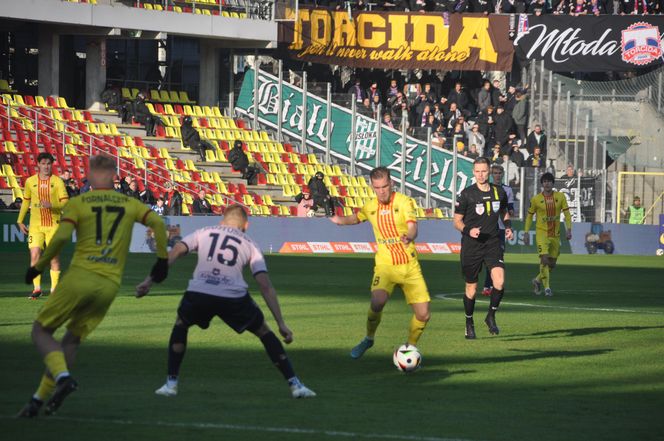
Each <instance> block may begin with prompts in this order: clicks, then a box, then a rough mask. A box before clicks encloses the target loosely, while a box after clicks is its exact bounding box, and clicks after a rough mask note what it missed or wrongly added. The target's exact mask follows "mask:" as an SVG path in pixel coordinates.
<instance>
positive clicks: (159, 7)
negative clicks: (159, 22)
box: [89, 0, 164, 11]
mask: <svg viewBox="0 0 664 441" xmlns="http://www.w3.org/2000/svg"><path fill="white" fill-rule="evenodd" d="M89 1H90V2H96V1H97V0H89ZM154 10H155V11H163V10H164V7H163V6H161V5H154Z"/></svg>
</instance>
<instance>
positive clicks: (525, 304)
mask: <svg viewBox="0 0 664 441" xmlns="http://www.w3.org/2000/svg"><path fill="white" fill-rule="evenodd" d="M463 294H464V293H462V292H453V293H449V294H436V295H435V296H434V297H436V298H438V299H441V300H462V299H460V298H459V299H453V298H450V297H448V296H461V295H463ZM475 299H476V301H478V302H480V303H489V301H488V300H480V299H478V298H477V297H475ZM500 304H501V305H513V306H528V307H531V308H548V309H571V310H574V311H601V312H629V313H634V314H658V315H660V314H664V312H662V311H636V310H634V309H614V308H589V307H583V306H560V305H538V304H535V303H518V302H504V301H503V302H500Z"/></svg>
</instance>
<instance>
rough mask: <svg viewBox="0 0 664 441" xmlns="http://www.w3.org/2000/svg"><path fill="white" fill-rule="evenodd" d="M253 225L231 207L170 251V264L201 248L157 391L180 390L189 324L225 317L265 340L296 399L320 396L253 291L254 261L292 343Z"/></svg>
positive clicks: (143, 289) (139, 291)
mask: <svg viewBox="0 0 664 441" xmlns="http://www.w3.org/2000/svg"><path fill="white" fill-rule="evenodd" d="M248 226H249V223H248V220H247V214H246V213H245V211H244V209H243V208H242V207H241V206H239V205H233V206H230V207H228V208H227V209H226V212H225V215H224V218H223V220H222V221H221V223H220V225H218V226H213V227H206V228H202V229H200V230H196V231H195V232H193V233H191V234H190V235H188V236H186V237H185V238H184V239H182V241H181V242H178V243H177V244H175V246H174V247H173V249H172V250H171V251H170V252H169V255H168V263H169V264H170V265H172V264H173V262H175V261H176V260H177V259H178V258H179V257H181V256H184V255H185V254H187V253H189V252H197V253H198V263H197V265H196V269H195V270H194V274H193V278H192V279H191V280H189V285H188V287H187V291H186V292H185V293H184V296H183V297H182V301H181V302H180V306H179V307H178V311H177V315H178V317H177V319H176V320H175V325H174V326H173V331H172V332H171V338H170V341H169V344H168V377H167V379H166V384H164V385H163V386H162V387H160V388H159V389H157V390H156V391H155V393H156V394H157V395H163V396H174V395H177V391H178V388H177V386H178V375H179V373H180V365H181V364H182V360H183V359H184V353H185V349H186V346H187V332H188V330H189V327H191V326H193V325H197V326H199V327H200V328H201V329H207V328H208V327H209V326H210V321H211V320H212V319H213V318H214V317H219V318H220V319H222V320H223V321H224V322H226V324H227V325H228V326H230V327H231V328H233V330H234V331H235V332H237V333H238V334H240V333H242V332H244V331H245V330H248V331H249V332H251V333H253V334H254V335H256V336H257V337H258V338H259V339H260V341H261V343H263V346H264V347H265V351H266V352H267V354H268V356H269V357H270V360H272V363H274V365H275V366H276V367H277V368H278V369H279V371H281V373H282V375H283V376H284V378H285V379H286V380H287V381H288V385H289V386H290V389H291V394H292V396H293V398H310V397H315V396H316V394H315V393H314V392H313V391H312V390H311V389H309V388H307V387H306V386H305V385H304V384H302V382H301V381H300V380H299V379H298V378H297V376H296V375H295V372H294V371H293V367H292V366H291V363H290V361H289V359H288V356H287V355H286V351H285V350H284V347H283V345H282V344H281V342H280V341H279V339H278V338H277V336H276V335H275V334H274V332H272V331H271V330H270V328H269V327H268V326H267V324H266V323H265V318H264V316H263V313H262V311H261V310H260V308H259V307H258V306H257V305H256V303H254V301H253V300H252V298H251V296H250V295H249V292H248V291H247V288H248V286H247V283H246V282H245V280H244V278H243V277H242V270H243V268H244V267H245V266H246V265H249V266H250V268H251V272H252V274H253V275H254V278H255V279H256V282H257V283H258V287H259V289H260V291H261V294H262V296H263V298H264V299H265V303H266V304H267V306H268V308H269V309H270V312H272V316H273V317H274V319H275V321H276V322H277V325H278V326H279V333H280V334H281V336H282V337H283V339H284V342H285V343H287V344H288V343H290V342H292V341H293V333H292V332H291V330H290V329H288V326H286V323H285V322H284V319H283V317H282V316H281V309H280V308H279V302H278V300H277V293H276V291H275V290H274V287H273V286H272V282H271V281H270V277H269V276H268V274H267V267H266V265H265V259H264V257H263V253H261V251H260V250H259V249H258V247H257V246H256V244H255V243H254V242H253V240H252V239H251V238H250V237H249V236H247V235H246V234H245V233H244V232H245V230H246V229H247V227H248ZM151 285H152V280H151V279H150V278H149V277H148V278H147V279H146V280H145V281H144V282H143V283H141V284H140V285H138V286H137V287H136V296H137V297H142V296H144V295H146V294H147V293H148V291H149V290H150V287H151Z"/></svg>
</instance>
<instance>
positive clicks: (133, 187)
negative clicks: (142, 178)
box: [125, 179, 141, 201]
mask: <svg viewBox="0 0 664 441" xmlns="http://www.w3.org/2000/svg"><path fill="white" fill-rule="evenodd" d="M125 194H126V195H127V196H129V197H130V198H136V199H138V200H139V201H140V200H141V192H140V191H138V184H137V183H136V180H135V179H132V180H131V181H130V182H129V186H128V188H127V190H126V191H125Z"/></svg>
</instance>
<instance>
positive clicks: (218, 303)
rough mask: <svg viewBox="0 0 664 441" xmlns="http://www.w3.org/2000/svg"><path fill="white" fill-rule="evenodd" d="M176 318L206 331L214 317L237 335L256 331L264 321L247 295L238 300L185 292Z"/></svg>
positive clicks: (260, 312) (261, 313)
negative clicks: (246, 331)
mask: <svg viewBox="0 0 664 441" xmlns="http://www.w3.org/2000/svg"><path fill="white" fill-rule="evenodd" d="M178 316H179V317H180V319H181V320H182V321H183V322H185V324H187V325H188V326H192V325H197V326H199V327H200V328H201V329H207V328H208V327H209V326H210V321H211V320H212V319H213V318H214V317H215V316H216V317H219V318H220V319H222V320H223V321H224V323H226V324H227V325H228V326H230V327H231V328H232V329H233V330H234V331H235V332H237V333H238V334H241V333H243V332H244V331H245V330H249V331H251V332H254V331H257V330H258V328H260V327H261V325H262V324H263V322H264V321H265V317H264V316H263V312H262V311H261V310H260V308H259V307H258V305H256V303H255V302H254V300H253V299H252V298H251V296H250V295H249V293H247V294H246V295H245V296H244V297H240V298H226V297H218V296H213V295H210V294H203V293H199V292H193V291H187V292H185V293H184V296H182V300H181V301H180V306H179V307H178Z"/></svg>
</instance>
